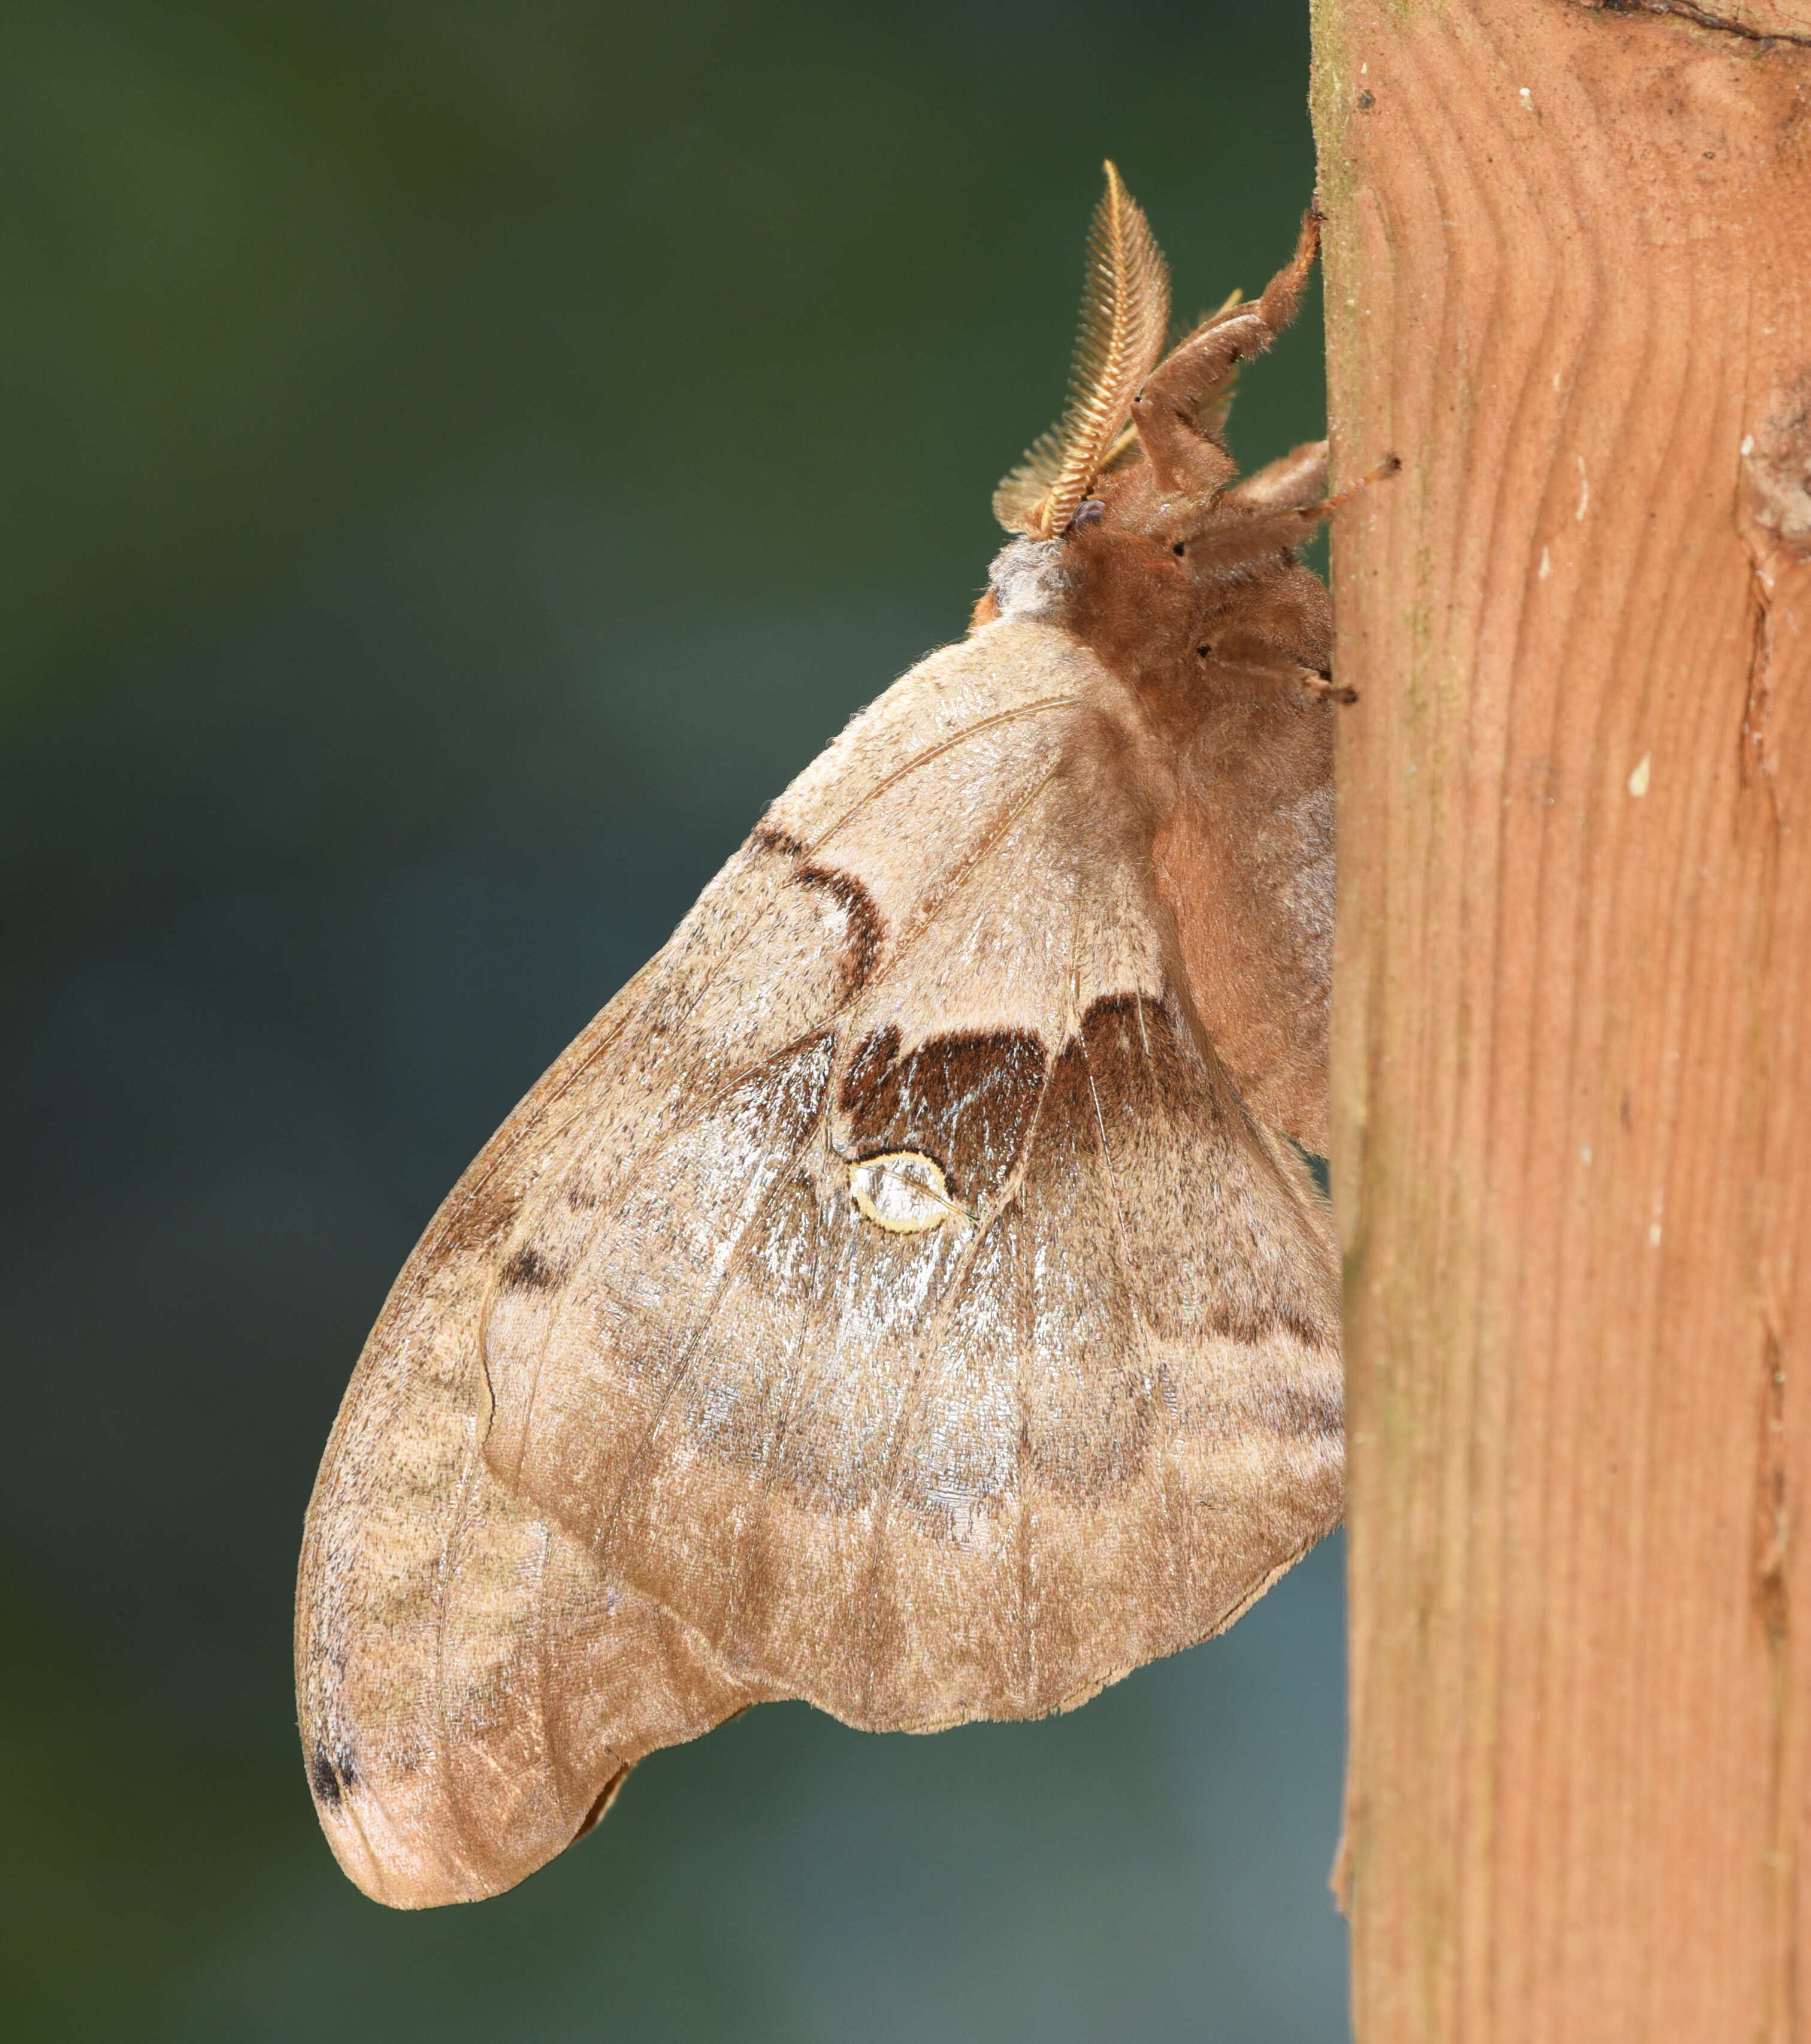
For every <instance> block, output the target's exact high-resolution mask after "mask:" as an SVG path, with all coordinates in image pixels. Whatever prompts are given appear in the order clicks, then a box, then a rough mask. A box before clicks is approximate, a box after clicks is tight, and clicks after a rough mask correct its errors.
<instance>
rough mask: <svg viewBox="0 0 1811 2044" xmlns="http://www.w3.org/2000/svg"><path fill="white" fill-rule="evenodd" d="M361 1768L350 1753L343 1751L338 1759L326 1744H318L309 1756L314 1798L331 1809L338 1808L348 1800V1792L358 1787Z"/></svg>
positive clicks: (309, 1773) (310, 1778) (309, 1779)
mask: <svg viewBox="0 0 1811 2044" xmlns="http://www.w3.org/2000/svg"><path fill="white" fill-rule="evenodd" d="M358 1780H359V1770H358V1769H357V1768H356V1767H355V1766H354V1765H353V1764H352V1755H351V1754H347V1753H342V1754H340V1756H339V1757H338V1758H337V1759H336V1758H334V1756H333V1754H330V1753H329V1751H328V1750H327V1749H326V1747H325V1746H316V1748H315V1749H314V1750H313V1752H312V1753H311V1754H310V1755H309V1756H308V1785H309V1787H310V1788H312V1789H313V1791H314V1800H315V1801H316V1802H317V1803H320V1804H323V1805H324V1806H325V1808H328V1809H329V1810H336V1809H338V1808H339V1807H340V1804H342V1803H343V1802H344V1800H346V1792H347V1790H348V1789H349V1788H356V1787H357V1785H358Z"/></svg>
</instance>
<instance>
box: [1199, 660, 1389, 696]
mask: <svg viewBox="0 0 1811 2044" xmlns="http://www.w3.org/2000/svg"><path fill="white" fill-rule="evenodd" d="M1214 665H1215V666H1216V667H1218V668H1220V669H1221V671H1222V672H1224V673H1226V674H1249V675H1251V676H1252V678H1253V679H1254V680H1256V681H1260V682H1284V683H1286V684H1287V685H1288V686H1290V687H1291V688H1298V689H1305V690H1307V691H1308V693H1309V694H1310V695H1311V696H1322V697H1325V699H1326V700H1327V701H1328V702H1336V703H1348V704H1349V703H1355V702H1356V701H1358V690H1356V689H1348V688H1346V687H1344V686H1341V684H1340V683H1339V682H1336V681H1335V680H1334V679H1333V678H1332V675H1331V674H1327V673H1325V672H1324V671H1323V670H1321V668H1319V667H1303V666H1302V664H1301V663H1300V662H1299V661H1294V660H1291V661H1286V662H1278V663H1277V664H1276V665H1275V667H1271V666H1268V665H1267V664H1264V663H1260V662H1259V661H1255V660H1252V661H1245V660H1222V659H1217V660H1216V661H1215V662H1214Z"/></svg>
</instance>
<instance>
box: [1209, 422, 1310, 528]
mask: <svg viewBox="0 0 1811 2044" xmlns="http://www.w3.org/2000/svg"><path fill="white" fill-rule="evenodd" d="M1326 494H1327V443H1326V442H1325V440H1308V441H1305V442H1304V443H1303V444H1302V446H1300V447H1298V448H1290V451H1289V452H1288V453H1287V454H1286V455H1279V456H1278V458H1277V459H1276V460H1275V461H1273V462H1269V463H1266V465H1265V466H1264V467H1262V468H1259V469H1254V470H1253V471H1252V473H1251V474H1249V475H1248V476H1247V477H1246V478H1245V479H1244V481H1243V482H1236V483H1234V485H1233V486H1232V488H1231V489H1230V490H1228V491H1227V493H1226V494H1225V497H1224V498H1221V502H1222V503H1223V504H1225V505H1228V506H1231V505H1238V506H1239V507H1240V509H1247V508H1249V509H1252V510H1253V511H1305V510H1306V509H1308V507H1309V505H1317V504H1319V503H1320V502H1321V499H1322V498H1325V495H1326Z"/></svg>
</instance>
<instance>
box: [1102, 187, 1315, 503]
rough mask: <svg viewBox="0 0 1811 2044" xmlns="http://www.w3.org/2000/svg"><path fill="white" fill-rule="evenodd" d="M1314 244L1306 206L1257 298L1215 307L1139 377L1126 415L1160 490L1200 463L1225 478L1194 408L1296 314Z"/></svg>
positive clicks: (1214, 478)
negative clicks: (1286, 255)
mask: <svg viewBox="0 0 1811 2044" xmlns="http://www.w3.org/2000/svg"><path fill="white" fill-rule="evenodd" d="M1320 245H1321V216H1320V215H1319V213H1315V212H1313V211H1310V212H1309V213H1307V214H1306V215H1305V217H1304V218H1303V220H1302V234H1301V237H1300V239H1299V240H1298V241H1297V243H1296V245H1295V254H1294V256H1293V257H1292V258H1291V259H1290V263H1289V264H1288V267H1286V268H1285V269H1282V270H1280V271H1278V273H1277V275H1275V276H1274V277H1273V278H1272V279H1271V281H1270V282H1269V283H1268V284H1267V286H1265V288H1264V294H1263V297H1262V298H1260V299H1259V301H1258V302H1257V304H1256V305H1253V306H1245V307H1240V306H1233V305H1229V306H1228V307H1226V308H1225V309H1224V310H1222V311H1221V312H1217V313H1215V314H1214V315H1213V317H1212V318H1211V319H1209V320H1206V321H1203V322H1202V325H1200V326H1198V327H1197V328H1195V330H1194V332H1193V333H1191V334H1190V336H1188V338H1187V339H1186V340H1183V341H1182V342H1180V343H1178V345H1177V346H1176V347H1175V348H1173V349H1171V352H1170V353H1169V354H1168V355H1166V356H1165V357H1164V359H1163V360H1162V361H1161V362H1160V363H1158V365H1157V367H1155V369H1153V370H1152V372H1151V374H1150V375H1148V376H1147V377H1146V378H1145V379H1144V388H1143V389H1142V390H1140V392H1139V394H1138V395H1137V396H1136V398H1133V399H1132V423H1133V425H1136V428H1138V437H1139V439H1140V441H1141V442H1142V443H1143V444H1144V458H1145V459H1146V460H1147V461H1148V463H1150V465H1151V476H1152V481H1153V482H1155V485H1156V486H1157V488H1158V489H1159V490H1160V491H1180V490H1182V489H1184V488H1185V487H1186V485H1187V483H1188V482H1189V481H1190V479H1191V477H1192V474H1193V472H1194V471H1198V470H1200V469H1202V468H1203V467H1206V468H1209V469H1212V470H1213V471H1216V472H1215V473H1213V474H1210V475H1208V476H1206V477H1205V478H1204V479H1205V481H1206V482H1207V483H1208V484H1209V486H1213V485H1216V484H1217V483H1219V482H1221V481H1223V480H1224V479H1225V478H1224V476H1223V475H1222V474H1220V473H1219V472H1218V468H1219V463H1220V462H1221V460H1222V459H1224V457H1223V455H1221V450H1220V449H1219V448H1213V454H1212V455H1211V456H1208V455H1206V454H1205V450H1206V449H1207V448H1209V447H1212V446H1213V444H1212V443H1211V442H1210V441H1208V440H1205V439H1204V437H1203V436H1202V433H1201V432H1200V431H1199V429H1198V428H1197V426H1196V425H1195V415H1196V413H1197V411H1198V409H1199V407H1200V405H1202V402H1203V401H1205V399H1206V398H1209V396H1211V395H1212V394H1213V392H1215V391H1216V390H1219V389H1220V388H1221V386H1222V385H1224V384H1225V382H1226V380H1227V378H1228V377H1229V376H1230V375H1232V372H1233V371H1234V370H1235V369H1236V367H1238V365H1239V364H1240V363H1241V362H1243V361H1245V360H1247V359H1249V358H1250V357H1251V356H1252V355H1262V354H1263V352H1264V350H1265V349H1266V348H1268V347H1269V346H1270V344H1271V342H1272V341H1273V340H1275V339H1276V337H1277V336H1278V333H1280V332H1282V329H1283V328H1285V327H1286V326H1287V325H1288V324H1289V323H1290V321H1291V320H1292V319H1294V317H1295V315H1296V313H1297V312H1298V310H1299V309H1300V307H1301V304H1302V293H1303V291H1304V290H1305V289H1306V288H1307V284H1308V278H1309V272H1310V271H1312V270H1313V267H1314V257H1315V254H1316V252H1317V250H1318V249H1319V248H1320Z"/></svg>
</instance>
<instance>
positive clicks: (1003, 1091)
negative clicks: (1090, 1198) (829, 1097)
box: [835, 1024, 1048, 1207]
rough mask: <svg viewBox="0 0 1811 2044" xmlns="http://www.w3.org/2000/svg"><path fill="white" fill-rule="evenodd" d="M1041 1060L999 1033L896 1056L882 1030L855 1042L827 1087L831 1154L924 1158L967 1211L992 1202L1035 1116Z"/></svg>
mask: <svg viewBox="0 0 1811 2044" xmlns="http://www.w3.org/2000/svg"><path fill="white" fill-rule="evenodd" d="M1047 1062H1048V1053H1047V1052H1046V1051H1045V1049H1044V1043H1043V1042H1042V1040H1041V1039H1040V1038H1039V1037H1037V1036H1036V1035H1032V1034H1030V1033H1029V1032H1021V1031H1002V1032H1000V1033H998V1034H997V1035H979V1034H971V1035H955V1036H937V1037H933V1038H932V1040H931V1041H930V1042H929V1043H922V1044H920V1045H919V1046H918V1047H917V1049H916V1050H913V1051H910V1052H909V1053H907V1054H906V1055H904V1056H902V1055H900V1047H899V1032H898V1029H897V1028H894V1026H892V1025H891V1024H889V1025H888V1026H887V1027H886V1028H883V1029H879V1030H877V1031H875V1032H874V1033H872V1034H871V1035H867V1036H865V1037H863V1039H862V1041H861V1042H860V1043H858V1044H857V1045H856V1050H855V1054H854V1055H853V1056H852V1058H850V1059H849V1062H848V1069H847V1070H845V1071H844V1074H843V1078H842V1082H841V1085H840V1086H839V1088H838V1089H837V1097H836V1105H837V1108H838V1116H837V1125H836V1131H835V1132H836V1142H837V1147H839V1148H844V1149H846V1151H847V1154H848V1155H853V1156H858V1157H870V1156H875V1155H881V1154H882V1153H883V1152H886V1151H896V1150H917V1151H923V1152H924V1153H925V1155H929V1156H931V1157H934V1158H936V1160H937V1162H939V1163H940V1165H941V1166H943V1169H944V1172H945V1174H947V1176H948V1180H949V1184H950V1189H951V1190H952V1192H953V1193H955V1196H956V1197H958V1198H959V1199H960V1200H962V1201H965V1202H967V1204H969V1205H970V1206H971V1207H984V1206H986V1205H989V1204H991V1203H992V1202H993V1201H994V1200H996V1199H998V1197H999V1195H1000V1192H1001V1189H1002V1187H1003V1186H1004V1185H1005V1182H1006V1180H1007V1178H1009V1176H1010V1174H1011V1173H1012V1170H1013V1166H1015V1165H1016V1164H1017V1162H1018V1159H1019V1155H1020V1152H1021V1150H1022V1149H1023V1148H1024V1147H1025V1139H1026V1137H1027V1136H1028V1135H1029V1133H1030V1131H1031V1128H1032V1122H1033V1121H1034V1120H1035V1119H1036V1114H1037V1106H1038V1101H1039V1100H1040V1097H1041V1096H1042V1094H1043V1091H1044V1070H1045V1066H1046V1064H1047Z"/></svg>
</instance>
